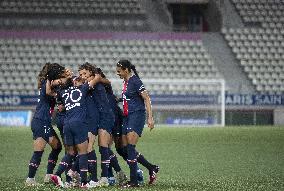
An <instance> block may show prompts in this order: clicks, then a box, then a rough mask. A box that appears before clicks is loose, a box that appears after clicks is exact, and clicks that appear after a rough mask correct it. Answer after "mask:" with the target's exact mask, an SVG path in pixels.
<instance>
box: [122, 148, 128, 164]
mask: <svg viewBox="0 0 284 191" xmlns="http://www.w3.org/2000/svg"><path fill="white" fill-rule="evenodd" d="M122 150H123V155H124V156H123V159H124V160H125V161H127V159H128V152H127V146H124V147H122Z"/></svg>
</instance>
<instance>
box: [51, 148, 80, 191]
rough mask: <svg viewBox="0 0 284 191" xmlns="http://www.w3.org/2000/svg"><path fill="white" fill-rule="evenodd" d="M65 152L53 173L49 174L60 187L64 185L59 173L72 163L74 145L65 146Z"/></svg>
mask: <svg viewBox="0 0 284 191" xmlns="http://www.w3.org/2000/svg"><path fill="white" fill-rule="evenodd" d="M66 150H67V153H66V154H65V155H64V157H63V158H62V160H61V162H60V163H59V165H58V168H57V171H56V172H55V174H54V175H51V176H50V180H51V181H52V182H53V183H54V184H55V185H56V186H60V187H64V184H63V182H62V180H61V175H62V173H63V172H65V171H66V170H67V169H68V167H69V166H70V165H71V164H72V161H73V160H74V158H75V153H76V152H75V148H74V146H66Z"/></svg>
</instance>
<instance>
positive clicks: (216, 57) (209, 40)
mask: <svg viewBox="0 0 284 191" xmlns="http://www.w3.org/2000/svg"><path fill="white" fill-rule="evenodd" d="M202 41H203V45H204V47H205V49H207V52H208V53H209V54H210V55H211V58H212V59H213V62H214V63H215V65H216V67H217V68H218V70H219V71H220V73H221V74H222V75H223V77H224V79H225V80H226V90H227V91H228V92H229V93H254V92H255V88H254V86H253V85H252V82H251V81H250V80H249V79H248V77H247V75H246V74H245V73H244V72H243V70H242V69H241V67H240V66H239V65H238V62H237V60H236V58H235V57H234V55H233V53H232V52H231V50H230V48H229V47H228V45H227V43H226V41H225V40H224V38H223V37H222V35H221V34H220V33H203V34H202Z"/></svg>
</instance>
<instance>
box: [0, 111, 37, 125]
mask: <svg viewBox="0 0 284 191" xmlns="http://www.w3.org/2000/svg"><path fill="white" fill-rule="evenodd" d="M31 118H32V112H31V111H0V126H9V127H12V126H17V127H29V126H30V125H31Z"/></svg>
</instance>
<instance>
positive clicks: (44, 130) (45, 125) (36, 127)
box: [31, 118, 56, 142]
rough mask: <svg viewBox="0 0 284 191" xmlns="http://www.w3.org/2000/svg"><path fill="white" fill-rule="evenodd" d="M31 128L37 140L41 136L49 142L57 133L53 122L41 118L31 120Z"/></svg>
mask: <svg viewBox="0 0 284 191" xmlns="http://www.w3.org/2000/svg"><path fill="white" fill-rule="evenodd" d="M31 129H32V132H33V139H34V140H36V139H37V138H39V137H41V138H43V139H44V140H45V141H46V142H49V138H50V137H53V136H55V135H56V133H55V131H54V129H53V127H52V125H51V122H49V121H44V120H41V119H37V118H33V120H32V122H31Z"/></svg>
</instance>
